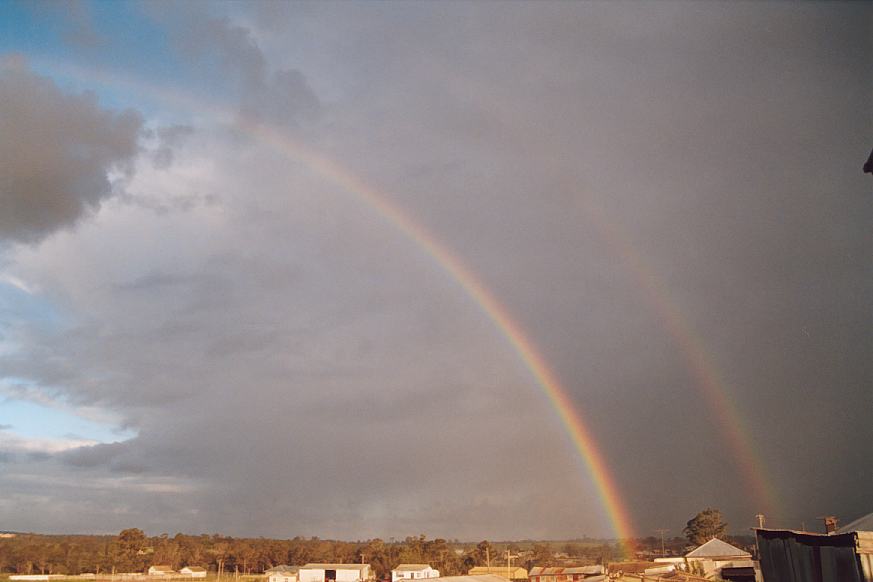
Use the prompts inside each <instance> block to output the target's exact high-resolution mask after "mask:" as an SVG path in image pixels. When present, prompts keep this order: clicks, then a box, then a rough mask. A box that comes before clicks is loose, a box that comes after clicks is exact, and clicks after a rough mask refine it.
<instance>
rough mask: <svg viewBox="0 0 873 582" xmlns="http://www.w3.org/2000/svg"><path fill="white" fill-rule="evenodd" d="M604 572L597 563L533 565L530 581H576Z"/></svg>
mask: <svg viewBox="0 0 873 582" xmlns="http://www.w3.org/2000/svg"><path fill="white" fill-rule="evenodd" d="M605 574H606V569H605V568H604V567H603V566H601V565H599V564H597V565H593V566H574V567H570V568H563V567H560V566H557V567H543V566H534V567H533V568H531V569H530V582H578V581H581V580H591V579H592V578H595V577H597V576H603V575H605Z"/></svg>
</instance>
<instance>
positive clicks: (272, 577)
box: [264, 564, 300, 582]
mask: <svg viewBox="0 0 873 582" xmlns="http://www.w3.org/2000/svg"><path fill="white" fill-rule="evenodd" d="M299 571H300V568H299V567H298V566H289V565H287V564H281V565H279V566H276V567H275V568H270V569H269V570H267V571H266V572H264V574H266V575H267V578H268V580H269V582H298V573H299Z"/></svg>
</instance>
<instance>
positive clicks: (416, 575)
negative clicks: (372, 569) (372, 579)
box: [391, 564, 440, 582]
mask: <svg viewBox="0 0 873 582" xmlns="http://www.w3.org/2000/svg"><path fill="white" fill-rule="evenodd" d="M439 577H440V571H439V570H434V569H433V568H432V567H431V566H430V564H400V565H398V566H397V567H396V568H394V569H393V570H391V582H397V581H398V580H419V579H422V578H439Z"/></svg>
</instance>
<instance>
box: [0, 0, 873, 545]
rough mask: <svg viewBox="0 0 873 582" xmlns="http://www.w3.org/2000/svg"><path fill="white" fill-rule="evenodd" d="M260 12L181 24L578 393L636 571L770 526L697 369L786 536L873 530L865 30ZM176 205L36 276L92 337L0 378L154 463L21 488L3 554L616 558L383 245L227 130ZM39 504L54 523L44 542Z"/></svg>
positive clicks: (506, 362) (465, 344)
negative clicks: (428, 237) (684, 541)
mask: <svg viewBox="0 0 873 582" xmlns="http://www.w3.org/2000/svg"><path fill="white" fill-rule="evenodd" d="M216 6H218V8H216ZM219 9H221V6H219V5H211V6H210V7H209V10H219ZM237 9H238V10H240V11H241V12H240V13H239V14H212V13H207V14H198V15H194V16H192V15H190V14H187V15H186V14H180V15H177V17H178V21H177V22H169V21H170V19H171V17H169V16H166V17H164V20H160V19H159V21H161V22H164V23H167V25H168V26H170V27H171V28H173V30H174V31H175V33H174V34H175V35H176V38H178V39H180V40H181V39H183V37H185V34H183V33H182V31H185V32H188V33H190V34H188V39H187V40H186V41H185V42H187V43H188V44H187V48H186V52H185V55H186V58H192V55H193V57H194V60H195V62H197V63H208V62H211V61H210V60H214V61H215V62H217V63H220V64H221V67H220V68H219V69H217V70H218V71H220V73H218V74H216V72H215V71H211V74H212V75H214V76H215V77H221V75H222V74H223V75H224V76H225V77H227V79H225V82H226V88H227V91H228V93H229V94H230V95H232V96H234V97H235V98H237V99H239V100H240V102H241V103H242V108H243V110H245V109H246V107H250V108H251V109H252V110H253V114H258V115H262V117H261V118H260V119H261V121H262V122H268V121H270V120H273V121H275V122H276V123H278V124H279V125H282V126H283V127H285V128H287V127H289V124H288V123H287V122H288V121H289V120H291V121H294V122H300V121H301V120H302V119H304V118H306V119H310V118H311V119H312V120H314V121H312V123H311V125H310V126H309V127H308V128H307V137H306V138H305V139H308V140H311V142H312V143H311V145H312V146H313V147H314V148H316V149H319V150H321V151H324V152H326V155H327V156H329V157H331V158H332V159H333V160H335V161H336V163H337V164H339V165H340V166H344V167H347V168H348V169H349V170H350V171H353V172H357V173H358V174H360V175H361V177H362V179H363V180H364V181H365V182H367V183H368V184H369V185H370V186H372V187H373V188H375V189H376V190H379V191H381V192H383V193H384V195H385V196H386V197H387V198H388V199H389V200H390V201H392V202H394V203H396V204H398V205H399V206H400V207H402V208H403V209H405V210H407V211H408V212H410V213H411V214H412V215H414V216H415V217H417V218H418V219H419V220H420V221H421V222H422V223H424V224H425V225H426V226H427V227H428V228H429V229H430V230H431V231H432V232H434V233H436V234H437V235H438V237H439V239H440V240H441V241H442V242H444V243H445V244H446V245H447V246H448V247H449V248H450V249H452V250H453V251H455V252H457V253H458V254H459V255H460V256H461V257H462V258H463V260H464V261H465V262H466V263H467V264H468V265H469V266H470V268H471V269H472V270H473V271H474V272H476V273H477V274H478V275H479V276H480V277H481V278H482V279H483V281H484V282H485V283H486V284H487V285H488V286H489V287H490V288H491V289H492V290H493V291H494V293H495V295H496V296H498V297H499V298H500V300H501V301H502V302H504V304H505V305H506V307H507V309H508V312H509V313H510V314H511V316H512V317H513V318H514V319H515V320H516V321H517V323H518V324H519V326H520V327H521V328H523V329H524V330H525V332H526V333H527V334H528V335H529V336H530V339H531V340H532V341H533V343H534V344H535V345H537V346H538V348H539V349H540V350H541V352H542V353H543V355H544V356H545V358H546V360H547V361H548V363H549V365H550V366H552V367H553V368H554V370H555V373H556V374H557V376H558V377H560V378H561V380H562V382H563V383H564V384H565V385H566V386H567V388H568V391H569V392H570V395H571V398H572V400H573V402H574V404H575V405H576V407H577V409H578V410H579V411H581V412H582V413H583V415H584V417H585V419H586V421H587V422H588V424H589V428H590V429H591V433H592V434H593V435H595V438H596V440H597V441H598V443H599V446H600V447H601V449H602V451H603V452H604V456H605V458H606V460H607V463H608V465H609V466H610V468H611V469H612V471H613V472H614V473H615V476H616V478H617V479H616V481H617V483H618V484H619V486H620V488H621V490H622V493H623V494H624V497H625V499H626V500H627V503H628V506H629V509H630V512H631V514H632V515H633V517H634V518H635V521H636V523H637V525H638V526H639V531H640V533H641V534H642V535H646V534H648V533H650V532H651V531H652V530H653V529H654V528H656V527H668V528H671V530H672V531H673V533H678V532H679V530H680V529H681V526H682V524H683V523H684V522H685V520H687V519H688V518H690V517H691V516H692V515H693V514H694V513H695V512H697V511H698V510H700V509H701V508H702V507H705V506H709V505H712V506H716V507H719V508H721V509H722V510H723V511H724V512H725V513H726V514H727V516H728V521H729V522H730V523H731V530H732V531H735V532H744V531H745V528H746V527H747V526H749V525H752V521H753V516H754V513H755V512H757V511H758V510H759V509H760V507H759V505H758V500H756V499H753V498H752V497H751V495H750V491H749V487H748V481H747V479H746V477H745V476H744V475H743V474H742V473H741V472H740V470H739V468H738V464H737V460H736V458H735V456H734V452H732V450H731V449H730V447H729V446H728V444H727V443H726V440H725V433H724V431H723V429H722V427H721V426H720V422H721V418H722V416H721V412H722V411H719V410H714V409H713V408H712V406H711V405H710V404H709V403H708V401H707V398H706V397H705V395H704V394H703V393H702V392H701V387H700V384H699V382H700V378H699V377H698V376H695V375H694V373H693V372H692V364H691V362H690V361H689V358H690V357H691V356H694V355H695V354H697V353H698V352H695V351H694V350H695V349H698V350H700V351H702V352H703V353H705V354H707V356H708V357H709V361H710V362H711V365H710V367H709V368H708V369H709V370H710V371H711V373H712V374H714V377H715V378H716V379H717V380H718V381H720V382H721V383H722V384H723V386H724V388H725V390H726V394H727V397H728V398H729V399H730V400H731V401H732V402H733V403H734V404H735V406H736V408H737V409H738V410H739V411H740V419H739V420H741V421H743V422H744V430H746V431H747V433H748V436H749V439H750V440H751V442H752V443H753V451H752V452H753V453H754V454H756V455H759V456H760V457H761V459H762V461H763V465H764V466H765V468H766V471H767V478H768V479H769V481H770V483H771V486H772V487H773V489H774V491H775V492H776V496H777V498H778V501H779V504H780V507H779V508H778V510H777V511H778V514H775V515H771V516H769V517H768V523H774V524H777V525H788V526H797V525H798V523H797V522H799V521H800V519H807V520H810V519H812V518H813V517H814V516H815V515H820V514H821V513H822V512H836V513H838V514H840V515H845V516H846V517H847V518H848V517H854V516H855V515H858V514H860V513H863V512H865V511H868V510H869V508H868V507H867V506H866V505H865V504H866V503H869V500H867V499H865V498H864V495H865V493H866V491H869V486H870V484H871V479H873V475H871V471H870V464H869V445H868V443H869V442H871V441H873V434H871V433H870V431H871V428H870V425H869V423H868V422H866V419H865V417H864V414H863V411H865V410H868V409H869V386H870V382H871V380H873V370H871V360H870V358H869V354H870V353H871V351H873V337H871V329H873V328H871V326H870V325H869V305H870V304H871V303H873V276H871V275H873V273H871V269H870V265H869V260H868V257H869V252H867V249H869V248H870V245H871V243H873V241H871V239H870V237H871V232H873V231H871V229H870V228H869V225H870V224H871V222H873V205H871V204H870V183H869V177H868V176H863V175H861V174H860V172H859V171H858V167H857V166H858V159H860V158H862V157H863V155H864V154H865V153H866V152H867V151H868V149H869V143H867V142H868V141H869V139H870V135H871V134H873V131H871V129H873V128H871V127H870V119H869V115H868V113H869V111H871V110H873V108H871V103H870V99H871V97H870V96H871V89H873V87H871V83H873V79H871V76H870V75H869V70H868V68H869V62H870V61H871V59H870V55H871V42H873V39H871V35H870V34H869V30H870V18H871V9H870V7H869V6H867V5H862V4H848V5H846V4H812V3H809V4H802V5H787V4H751V3H748V4H745V3H744V4H739V3H738V4H687V3H681V4H679V3H677V4H673V3H657V4H639V3H628V4H614V3H610V4H605V3H603V4H594V3H587V4H569V3H560V4H545V3H537V4H523V3H519V4H500V5H495V4H477V3H471V4H437V3H432V4H399V3H398V4H384V3H382V4H327V5H324V4H312V5H308V4H307V5H304V4H293V5H290V4H283V5H280V4H277V3H269V4H254V5H233V7H232V8H229V9H228V10H229V11H230V12H233V11H234V10H237ZM249 11H253V12H254V14H251V13H250V12H249ZM253 23H254V24H253ZM283 71H284V73H283ZM294 71H300V72H299V73H296V72H294ZM205 74H206V73H205ZM304 75H305V76H304ZM210 79H213V80H214V78H213V77H210ZM310 82H311V83H312V86H314V87H319V88H321V87H329V88H330V92H331V100H330V102H328V100H326V99H325V100H324V101H323V102H319V101H318V100H316V99H315V98H314V97H313V91H312V90H311V89H310V88H309V87H310ZM240 90H242V91H243V93H240V92H239V91H240ZM246 91H247V92H248V94H245V92H246ZM246 99H249V100H250V101H249V102H248V105H247V104H246ZM306 103H311V106H309V105H306ZM316 109H317V110H318V115H317V116H316V115H315V114H314V111H315V110H316ZM254 110H257V111H254ZM250 113H252V112H250ZM283 113H287V115H284V116H283ZM864 115H867V117H864ZM859 119H861V120H865V121H863V122H859ZM290 125H293V124H290ZM297 138H298V139H303V138H300V136H297ZM166 169H167V171H168V172H171V173H172V172H174V173H172V174H171V178H169V179H167V180H166V181H165V182H166V183H161V180H160V176H147V177H144V176H143V171H142V170H140V171H138V172H137V176H136V178H135V179H134V180H132V181H131V184H130V187H129V189H130V192H131V194H130V195H131V196H143V195H144V193H153V195H154V196H155V197H157V198H156V199H158V200H165V199H173V198H174V197H176V196H185V195H193V194H194V193H196V194H197V195H198V196H210V197H211V199H212V200H214V201H215V203H214V204H213V205H205V204H204V205H197V206H196V207H193V208H192V209H191V210H190V211H187V212H165V213H146V212H141V210H142V209H141V208H138V207H124V208H113V212H112V213H107V216H106V220H105V221H102V222H101V224H99V225H92V227H91V228H90V229H88V230H87V231H83V232H77V233H75V236H74V235H72V234H70V235H67V234H65V235H64V238H63V240H57V241H51V240H50V241H46V242H45V243H44V244H43V245H42V246H41V247H40V248H37V249H33V250H29V251H27V252H24V251H22V253H23V254H22V255H21V256H18V257H16V258H15V261H13V263H14V264H13V266H14V267H15V271H14V274H15V275H16V276H17V277H19V278H21V279H22V280H23V281H26V282H28V283H29V284H33V286H34V288H36V287H40V288H42V289H44V290H45V293H46V294H48V295H50V296H53V297H62V298H64V305H65V307H66V308H67V309H68V310H69V311H70V312H71V314H73V315H74V316H71V318H70V321H69V322H66V325H64V326H58V328H51V329H45V328H44V327H40V326H38V325H35V324H34V325H30V326H28V325H20V326H17V327H16V328H14V329H12V330H10V332H9V333H8V334H7V341H10V342H13V343H14V344H15V346H16V347H17V349H16V350H14V351H9V352H0V370H2V372H3V373H4V374H6V375H9V376H15V377H20V378H26V379H29V380H31V381H33V382H34V383H36V384H37V385H39V386H45V387H51V389H52V390H57V391H59V392H61V393H62V394H63V395H64V396H65V397H66V398H67V399H68V400H69V401H70V402H72V403H74V404H75V405H78V406H94V407H103V408H106V409H109V410H112V411H115V412H116V413H117V414H118V415H120V416H121V417H122V421H121V422H122V423H123V424H124V425H125V426H127V427H129V428H130V429H132V430H135V431H136V432H137V436H136V438H134V439H132V440H129V441H126V442H124V443H107V444H101V445H95V446H91V447H79V448H76V449H74V450H69V451H64V452H61V453H54V454H53V456H52V458H50V459H47V460H45V461H41V462H40V463H38V464H36V463H34V464H32V465H28V464H27V462H25V461H24V460H22V459H20V458H18V457H15V458H12V459H8V460H7V465H6V466H5V467H4V473H3V474H0V490H2V491H3V492H4V495H3V496H0V503H2V504H3V505H0V508H2V509H3V513H2V515H3V517H4V520H5V521H6V522H9V523H21V524H29V525H26V526H24V525H23V526H21V528H26V529H39V528H40V527H43V528H44V529H51V530H53V531H58V530H64V529H66V530H77V529H81V523H83V521H82V520H83V519H85V518H86V517H88V518H89V521H87V522H84V523H99V525H97V526H95V527H99V528H101V529H103V530H109V531H112V530H116V531H117V530H118V529H121V528H122V527H128V526H131V525H137V526H142V527H145V528H147V529H150V530H151V531H155V532H159V531H167V530H169V531H174V530H177V529H178V530H184V531H222V532H227V533H231V534H252V535H282V536H290V535H295V534H301V535H322V536H324V535H337V536H342V537H347V538H360V537H366V536H370V535H381V536H383V537H387V536H391V535H399V536H402V535H406V534H416V533H420V532H422V531H424V532H425V533H427V534H429V535H444V536H448V537H456V536H457V537H462V538H481V537H483V536H487V537H493V538H510V537H527V536H543V537H558V536H576V535H582V534H593V535H600V534H609V533H610V530H609V525H608V520H607V519H606V518H605V516H604V514H603V511H602V509H600V502H599V499H598V496H597V494H596V492H595V491H594V488H593V485H592V483H591V479H590V476H588V475H587V474H586V473H584V470H583V469H582V468H581V461H580V460H579V459H578V455H577V454H576V453H575V452H574V451H573V449H572V447H571V446H570V443H569V442H568V439H567V437H566V435H565V434H564V431H563V429H562V428H561V425H560V422H559V420H558V418H557V415H556V414H555V412H554V411H553V410H552V409H551V408H550V407H549V405H548V402H547V401H546V399H545V398H543V396H542V395H541V393H540V392H539V391H538V390H539V389H538V388H537V387H536V386H535V384H534V382H533V380H532V379H531V378H530V377H529V375H528V374H527V372H526V371H525V369H524V367H523V366H522V365H521V363H519V362H518V361H517V357H516V356H515V355H514V353H513V352H512V350H511V347H510V346H509V345H508V344H507V342H505V340H504V339H503V338H502V337H501V336H500V333H499V332H497V331H495V328H494V326H493V324H492V323H491V322H489V321H488V320H487V319H486V318H485V317H484V316H483V315H482V313H481V310H480V309H479V308H478V307H477V306H476V305H475V302H474V301H471V300H470V299H469V298H467V297H466V296H465V295H464V294H463V293H462V290H461V289H460V286H459V285H458V284H457V282H455V281H452V280H451V279H450V278H447V277H446V276H445V274H444V272H443V271H442V270H441V269H440V267H439V266H438V265H435V264H433V262H432V261H431V259H430V258H429V257H428V254H427V252H425V251H423V250H422V249H421V248H418V247H417V246H416V245H415V244H414V243H413V242H410V240H408V239H406V238H404V236H403V235H402V233H399V232H398V231H397V230H395V229H393V227H391V225H390V224H389V221H386V220H385V217H384V216H381V215H380V214H379V212H377V211H375V210H374V209H373V208H371V207H370V205H368V204H367V203H366V202H365V201H362V200H361V199H360V197H357V196H355V195H354V193H349V192H347V191H346V189H345V188H341V187H339V186H337V184H335V183H333V182H331V181H330V180H325V179H324V178H323V176H320V175H319V174H318V172H315V171H312V169H311V168H308V167H306V165H305V164H303V163H301V161H300V160H295V159H289V158H288V157H286V156H284V155H283V154H282V153H280V152H276V151H275V150H274V149H272V148H270V147H264V145H263V144H258V143H257V140H256V139H248V138H247V137H246V136H245V135H233V136H228V135H227V134H225V133H223V132H221V131H219V130H210V129H208V128H205V129H204V131H200V129H199V128H198V132H197V134H196V135H192V136H189V138H188V139H186V141H185V146H184V147H182V148H180V149H179V150H178V151H176V152H175V153H174V159H173V164H172V165H171V166H169V167H167V168H166ZM865 178H866V180H865ZM168 207H169V206H168ZM592 208H595V209H600V211H601V214H599V215H598V214H596V213H595V212H593V211H592V210H591V209H592ZM603 217H606V218H605V219H604V218H603ZM106 249H110V250H106ZM110 251H111V252H110ZM639 264H643V265H644V268H642V269H641V268H640V267H639ZM653 279H654V280H653ZM647 283H648V286H647ZM652 289H658V290H660V294H658V293H653V292H652ZM665 302H666V307H665ZM671 308H672V310H671ZM677 313H678V314H679V316H680V317H681V318H682V321H681V322H679V324H677V321H676V320H675V319H670V318H671V317H673V318H675V317H676V314H677ZM682 323H684V324H685V325H687V327H688V328H689V329H690V330H691V334H690V335H689V336H683V335H681V334H677V333H676V329H677V326H678V327H681V324H682ZM729 420H730V421H736V420H737V419H729ZM747 452H748V451H746V452H744V454H745V453H747ZM134 477H135V479H134ZM38 497H39V498H41V499H43V501H44V502H45V500H51V503H52V506H53V507H56V508H58V511H56V512H54V513H55V515H54V516H53V517H54V518H55V521H52V522H49V520H48V518H47V517H46V516H41V515H39V516H33V515H32V514H33V511H31V510H30V507H32V506H33V503H34V500H35V499H37V498H38ZM94 516H100V517H99V519H98V518H95V517H94ZM119 516H121V517H119ZM57 520H61V521H57ZM46 523H49V525H45V524H46ZM289 524H292V525H289Z"/></svg>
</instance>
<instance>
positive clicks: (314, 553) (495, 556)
mask: <svg viewBox="0 0 873 582" xmlns="http://www.w3.org/2000/svg"><path fill="white" fill-rule="evenodd" d="M507 550H509V551H510V552H511V553H512V555H513V556H517V557H516V558H514V559H513V561H512V564H513V566H522V567H525V568H528V569H529V568H530V567H531V566H533V565H541V566H543V565H555V564H557V561H556V560H557V559H558V558H556V553H558V555H559V556H560V552H563V553H564V554H566V555H568V556H572V557H575V558H578V559H579V560H580V561H581V562H585V563H596V562H600V561H603V560H609V559H613V558H615V557H616V556H617V554H619V553H620V551H621V550H620V549H619V546H618V545H611V544H609V543H604V542H587V543H572V542H568V543H566V544H563V545H557V544H550V543H547V542H545V543H537V542H519V543H495V544H492V543H491V542H488V541H482V542H480V543H478V544H464V543H459V542H457V541H448V540H445V539H441V538H436V539H427V537H426V536H424V535H419V536H410V537H407V538H405V539H404V540H402V541H394V540H393V539H392V540H391V541H387V542H386V541H383V540H381V539H378V538H377V539H372V540H366V541H358V542H347V541H337V540H323V539H319V538H317V537H311V538H303V537H295V538H293V539H286V540H280V539H267V538H233V537H229V536H222V535H217V534H213V535H207V534H202V535H186V534H177V535H174V536H169V535H167V534H162V535H159V536H153V537H149V536H147V535H145V533H143V531H142V530H140V529H137V528H131V529H125V530H123V531H122V532H120V533H119V534H118V535H116V536H109V535H39V534H18V535H16V536H15V537H12V538H2V539H0V572H5V573H18V574H81V573H85V572H94V573H97V574H100V573H112V572H114V573H122V572H143V571H145V570H146V569H148V567H149V566H151V565H156V564H160V565H169V566H171V567H172V568H173V569H179V568H182V567H184V566H202V567H205V568H207V569H208V570H211V571H214V572H225V573H239V574H243V575H245V574H252V573H260V572H263V571H265V570H267V569H269V568H272V567H274V566H278V565H280V564H289V565H302V564H305V563H307V562H335V563H361V562H364V563H367V564H370V565H371V566H372V567H373V570H374V573H375V574H376V576H377V577H378V578H379V579H384V578H390V573H391V569H392V568H394V567H395V566H397V564H401V563H428V564H431V565H432V566H433V567H434V568H437V569H438V570H440V572H441V573H442V574H443V575H444V576H453V575H460V574H466V573H467V571H468V570H469V569H470V568H472V567H474V566H485V565H488V564H490V565H492V566H495V567H499V566H505V565H506V559H505V552H506V551H507Z"/></svg>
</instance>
